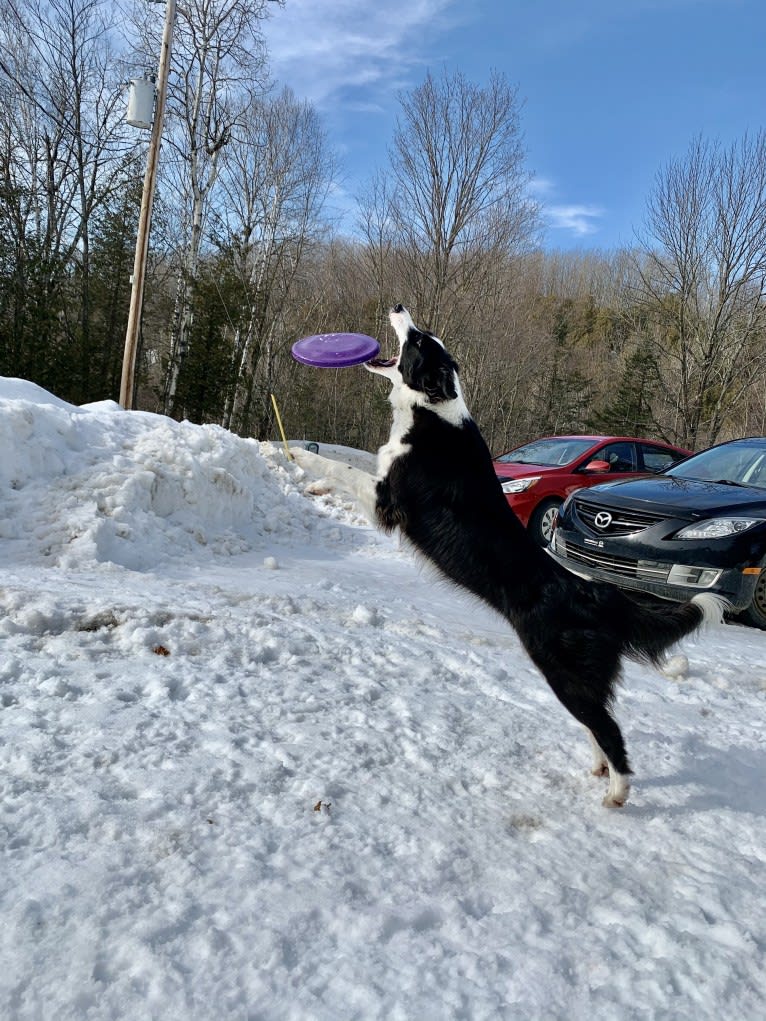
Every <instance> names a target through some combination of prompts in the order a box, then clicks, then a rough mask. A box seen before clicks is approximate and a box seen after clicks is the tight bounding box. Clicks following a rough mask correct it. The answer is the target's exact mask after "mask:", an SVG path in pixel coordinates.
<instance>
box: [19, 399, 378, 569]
mask: <svg viewBox="0 0 766 1021" xmlns="http://www.w3.org/2000/svg"><path fill="white" fill-rule="evenodd" d="M0 450H2V456H0V540H2V539H5V540H15V541H16V542H18V543H19V544H21V545H23V547H24V550H25V555H26V554H28V553H29V549H28V547H29V544H30V543H31V544H32V545H33V546H34V547H36V550H37V553H38V555H39V557H40V558H41V559H43V560H45V561H47V562H48V563H49V564H55V565H56V566H60V567H67V566H68V565H69V564H74V563H77V564H79V565H82V563H83V560H86V561H87V560H90V561H92V562H96V563H103V562H110V563H114V564H119V565H121V566H122V567H127V568H130V569H132V570H137V571H145V570H148V569H149V568H151V567H154V566H156V565H157V564H159V563H162V562H163V561H164V560H165V559H166V558H168V557H172V558H174V559H175V558H178V557H179V556H183V554H184V551H187V552H188V551H190V550H198V549H200V548H202V549H207V550H208V551H209V553H210V554H211V555H213V556H216V555H218V556H227V555H231V554H234V553H237V552H243V551H245V550H249V549H258V548H265V547H270V546H272V545H274V544H275V543H277V544H279V543H282V544H284V543H294V542H296V541H305V540H306V539H307V538H308V537H309V536H310V535H311V534H312V533H313V532H315V531H316V530H317V529H320V530H322V529H323V528H324V530H325V531H326V530H327V529H330V530H331V532H332V536H334V537H335V539H336V540H342V539H344V538H345V539H346V540H347V541H348V542H351V543H354V542H359V541H360V540H359V536H358V535H357V534H356V533H354V532H353V531H351V530H346V532H345V533H344V530H343V527H342V525H339V523H338V521H337V520H333V521H332V522H331V523H328V522H327V521H326V520H324V519H323V517H322V515H321V505H317V504H315V503H312V502H310V501H308V500H306V499H305V498H304V496H303V493H302V488H303V481H304V475H303V472H302V470H301V469H300V468H299V467H298V466H297V465H296V464H294V463H293V462H292V461H290V460H289V459H288V458H287V455H286V453H285V452H284V451H283V450H282V448H280V447H279V446H277V445H275V444H271V443H260V442H258V441H256V440H251V439H243V438H241V437H239V436H236V435H234V434H233V433H230V432H228V431H227V430H225V429H222V428H220V427H218V426H214V425H203V426H199V425H192V424H191V423H189V422H176V421H173V420H172V419H169V418H166V417H165V416H162V415H154V414H150V413H147V412H140V411H124V410H123V409H121V408H120V407H119V405H117V404H115V403H114V402H112V401H106V402H99V403H97V404H92V405H88V406H84V407H81V408H78V407H75V406H73V405H71V404H67V403H66V402H65V401H61V400H59V399H58V398H57V397H54V396H53V395H52V394H49V393H47V391H45V390H43V389H42V388H41V387H38V386H36V385H35V384H33V383H28V382H26V381H24V380H14V379H10V380H9V379H3V380H0ZM323 453H327V454H329V456H333V454H334V456H340V457H342V456H343V453H344V452H343V448H337V449H335V450H334V451H333V449H332V448H326V447H323ZM364 457H365V455H364V452H358V458H361V459H364ZM369 457H372V455H369ZM348 510H349V520H353V517H354V511H353V508H351V507H349V509H348Z"/></svg>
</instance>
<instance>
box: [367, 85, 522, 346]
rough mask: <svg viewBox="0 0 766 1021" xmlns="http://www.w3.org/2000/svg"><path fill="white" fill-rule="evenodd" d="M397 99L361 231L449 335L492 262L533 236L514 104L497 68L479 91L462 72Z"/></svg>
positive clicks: (421, 309)
mask: <svg viewBox="0 0 766 1021" xmlns="http://www.w3.org/2000/svg"><path fill="white" fill-rule="evenodd" d="M400 104H401V115H400V117H399V119H398V121H397V127H396V131H395V134H394V140H393V145H392V148H391V151H390V163H391V184H390V185H386V189H387V193H384V192H382V191H381V190H380V188H378V190H377V198H378V199H382V200H383V201H382V203H380V202H379V204H378V208H377V210H376V212H375V213H374V214H373V215H370V212H369V210H368V211H366V212H364V211H363V222H364V229H365V230H367V232H368V237H369V235H370V233H371V228H372V227H373V226H374V227H375V229H376V231H377V234H378V237H377V244H378V246H379V245H380V243H381V241H382V240H383V239H385V242H386V244H389V245H390V246H391V247H392V248H393V249H394V250H395V252H396V255H397V260H398V262H399V264H400V275H401V277H402V278H403V279H404V280H406V282H407V286H408V290H409V292H410V293H409V294H408V295H405V296H404V297H405V298H406V300H407V301H408V303H409V304H410V305H411V307H412V308H413V310H414V311H415V312H416V314H417V315H418V317H419V319H420V321H421V322H425V323H432V324H435V323H439V328H440V329H441V330H442V332H443V333H444V334H445V335H448V334H449V333H450V331H451V330H453V331H454V332H456V331H457V327H458V321H457V317H458V315H459V313H460V312H461V311H462V312H463V313H465V311H466V307H465V302H464V301H461V300H460V299H462V298H463V297H464V296H465V295H466V294H471V293H472V294H474V295H475V294H477V293H479V292H480V291H481V290H483V289H484V288H485V285H486V284H487V280H488V278H489V277H491V276H492V274H493V272H494V271H495V269H496V267H497V262H498V260H502V259H504V258H507V257H508V256H509V255H511V254H513V253H518V252H519V251H521V250H522V249H523V248H524V246H525V245H527V244H528V243H529V242H530V240H531V239H532V237H533V236H534V231H535V227H536V224H537V208H536V206H535V204H534V203H533V202H532V201H530V199H529V198H528V196H527V194H526V191H525V188H526V185H527V183H528V175H527V173H526V172H525V170H524V149H523V145H522V138H521V131H520V125H519V110H520V104H519V100H518V96H517V90H516V89H515V88H513V87H511V86H510V85H509V84H508V82H507V81H506V79H505V77H504V76H503V75H500V74H496V73H493V74H492V75H491V76H490V80H489V83H488V85H487V86H486V87H484V88H482V87H479V86H477V85H475V84H473V83H471V82H469V81H468V80H467V79H466V78H465V77H464V76H463V75H462V74H461V73H460V72H456V73H454V74H447V73H446V72H445V73H443V74H442V76H441V77H440V78H434V77H433V76H432V75H431V74H428V75H427V76H426V79H425V81H424V82H423V84H422V85H420V86H418V87H417V88H416V89H414V90H413V91H412V92H409V93H405V94H403V95H402V96H401V97H400ZM381 228H383V230H382V233H381ZM370 240H372V238H370Z"/></svg>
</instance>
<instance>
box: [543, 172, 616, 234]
mask: <svg viewBox="0 0 766 1021" xmlns="http://www.w3.org/2000/svg"><path fill="white" fill-rule="evenodd" d="M528 190H529V193H530V195H531V197H532V198H534V199H535V201H536V202H538V203H539V205H540V210H541V213H542V216H543V219H544V220H545V223H546V225H547V226H548V227H549V228H550V229H551V230H566V231H569V232H570V233H571V234H574V235H575V236H576V237H585V236H586V235H588V234H596V233H598V231H599V229H600V225H599V223H598V221H599V220H600V219H601V218H602V217H603V216H604V214H605V210H604V209H603V208H602V207H601V206H595V205H590V204H587V203H582V202H569V203H564V202H559V201H556V193H557V191H558V189H557V187H556V184H555V182H554V181H552V180H550V179H549V178H546V177H535V178H533V180H532V181H531V182H530V184H529V188H528Z"/></svg>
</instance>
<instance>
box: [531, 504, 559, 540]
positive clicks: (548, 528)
mask: <svg viewBox="0 0 766 1021" xmlns="http://www.w3.org/2000/svg"><path fill="white" fill-rule="evenodd" d="M560 506H561V500H543V502H542V503H541V504H540V505H539V506H537V507H535V510H534V513H533V514H532V516H531V517H530V519H529V525H528V526H527V527H528V528H529V531H530V533H531V535H532V538H533V539H534V540H535V542H538V543H540V545H541V546H547V545H548V543H549V542H550V541H551V539H552V537H553V522H554V521H555V520H556V514H557V513H558V509H559V507H560Z"/></svg>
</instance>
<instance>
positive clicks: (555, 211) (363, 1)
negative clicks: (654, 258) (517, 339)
mask: <svg viewBox="0 0 766 1021" xmlns="http://www.w3.org/2000/svg"><path fill="white" fill-rule="evenodd" d="M267 41H268V45H269V48H270V55H271V57H270V59H271V67H272V72H273V74H274V75H275V77H276V78H277V80H278V82H279V84H284V85H289V86H290V87H291V88H292V89H293V90H294V91H295V93H296V95H297V96H298V97H300V98H305V99H308V100H310V101H311V102H312V103H313V105H314V106H315V107H316V109H317V111H318V112H319V114H320V115H321V118H322V122H323V125H324V127H325V129H326V131H327V133H328V136H329V139H330V142H331V144H332V145H333V147H334V148H335V149H336V151H337V153H338V155H339V157H340V161H341V165H342V167H343V176H342V178H341V179H340V180H339V182H338V188H337V191H336V194H335V204H336V207H337V208H338V209H339V210H340V211H343V210H351V209H352V207H353V196H354V195H356V194H358V193H359V192H360V191H361V190H362V189H363V187H364V185H365V183H366V182H367V181H368V180H369V178H370V176H371V175H372V173H373V172H374V171H375V169H376V168H381V169H383V168H385V166H386V165H387V150H388V147H389V145H390V142H391V139H392V135H393V130H394V125H395V120H396V115H397V112H398V109H399V106H398V99H397V97H398V95H399V94H400V92H401V90H405V91H407V90H409V89H411V88H413V87H415V86H417V85H418V84H419V83H420V82H421V81H422V80H423V77H424V75H425V73H426V71H427V70H431V71H432V72H434V73H435V74H439V73H441V71H442V69H445V68H446V69H447V70H454V69H460V70H461V71H462V72H463V73H464V74H465V75H466V76H467V77H469V78H470V79H471V80H472V81H475V82H477V83H483V82H485V81H486V80H487V77H488V74H489V72H490V70H496V71H501V72H503V73H504V74H505V75H506V76H507V78H508V80H509V81H510V82H511V83H512V84H514V85H516V86H518V90H519V96H520V98H521V99H522V100H523V104H524V105H523V109H522V118H521V121H522V128H523V132H524V140H525V146H526V149H527V168H528V170H529V171H530V172H531V173H532V174H533V175H534V182H533V186H532V187H533V194H534V196H535V198H536V199H537V200H538V201H539V202H541V203H542V206H543V211H544V215H545V223H546V232H545V237H544V243H545V246H546V247H548V248H552V249H555V248H561V249H571V248H583V249H593V248H597V249H610V248H615V247H619V246H621V245H629V244H631V243H632V242H633V241H634V238H635V233H634V232H635V230H636V229H637V228H640V226H641V222H642V220H643V217H644V213H645V206H646V200H647V197H648V195H649V192H650V190H651V187H652V183H653V181H654V179H655V176H656V174H657V173H658V172H659V171H660V170H661V169H662V167H663V166H664V165H665V164H666V163H667V161H668V160H669V159H671V158H674V157H682V156H683V155H684V153H685V152H686V150H687V148H688V146H689V144H690V142H691V141H692V139H693V138H694V137H695V136H697V135H700V134H701V135H703V136H704V137H706V138H709V139H711V140H712V139H719V140H720V141H722V142H723V143H725V144H728V143H730V142H733V141H736V140H737V139H740V138H741V137H742V136H743V135H744V134H745V133H746V132H749V133H751V134H754V133H756V132H757V131H759V130H761V128H762V127H763V126H764V121H766V116H765V112H766V0H578V2H575V0H461V2H457V0H287V2H286V6H285V7H284V8H283V9H281V10H277V12H276V13H275V14H274V15H273V17H272V19H271V20H270V22H269V23H268V25H267ZM346 222H347V223H348V224H349V226H350V225H351V222H352V218H351V215H350V213H348V215H347V220H346Z"/></svg>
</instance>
